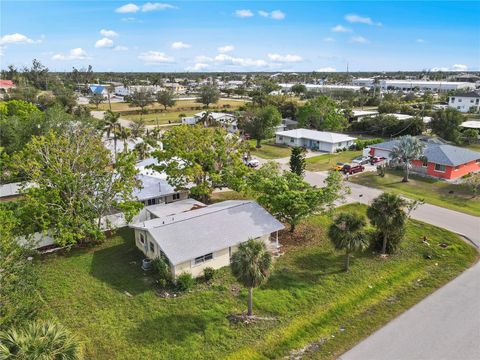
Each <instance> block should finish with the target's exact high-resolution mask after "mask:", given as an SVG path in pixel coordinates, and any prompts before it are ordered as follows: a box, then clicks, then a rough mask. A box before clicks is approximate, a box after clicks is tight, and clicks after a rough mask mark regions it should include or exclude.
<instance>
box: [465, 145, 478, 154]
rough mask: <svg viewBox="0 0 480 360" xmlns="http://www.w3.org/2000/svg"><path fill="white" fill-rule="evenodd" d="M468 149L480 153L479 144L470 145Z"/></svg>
mask: <svg viewBox="0 0 480 360" xmlns="http://www.w3.org/2000/svg"><path fill="white" fill-rule="evenodd" d="M466 147H467V148H468V149H470V150H473V151H479V152H480V143H477V144H470V145H467V146H466Z"/></svg>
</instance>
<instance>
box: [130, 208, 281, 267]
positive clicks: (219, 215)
mask: <svg viewBox="0 0 480 360" xmlns="http://www.w3.org/2000/svg"><path fill="white" fill-rule="evenodd" d="M135 225H137V226H135V227H136V228H138V225H140V224H135ZM144 227H145V228H146V229H147V230H148V232H149V233H150V235H151V236H152V238H153V239H154V240H155V242H157V244H158V245H159V246H160V248H161V249H162V251H163V252H164V253H165V255H166V256H167V257H168V259H169V260H170V262H171V263H172V264H173V265H177V264H180V263H182V262H185V261H189V260H192V259H195V258H196V257H199V256H202V255H205V254H208V253H211V252H215V251H219V250H222V249H226V248H228V247H230V246H234V245H238V244H240V243H242V242H245V241H247V240H248V239H250V238H257V237H260V236H264V235H268V234H271V233H272V232H275V231H278V230H282V229H283V228H284V226H283V224H282V223H281V222H279V221H278V220H277V219H275V218H274V217H273V216H272V215H270V214H269V213H268V212H267V211H266V210H265V209H264V208H262V207H261V206H260V205H258V204H257V203H256V202H255V201H243V200H230V201H223V202H221V203H217V204H213V205H210V206H207V207H205V208H201V209H197V210H191V211H187V212H183V213H179V214H176V215H174V216H172V217H168V218H163V219H162V218H158V219H153V220H149V221H146V222H145V223H144Z"/></svg>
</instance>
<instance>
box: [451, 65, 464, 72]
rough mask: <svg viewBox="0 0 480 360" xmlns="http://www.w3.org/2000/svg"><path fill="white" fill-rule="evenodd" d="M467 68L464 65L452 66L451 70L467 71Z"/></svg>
mask: <svg viewBox="0 0 480 360" xmlns="http://www.w3.org/2000/svg"><path fill="white" fill-rule="evenodd" d="M467 69H468V66H467V65H464V64H454V65H453V66H452V70H454V71H467Z"/></svg>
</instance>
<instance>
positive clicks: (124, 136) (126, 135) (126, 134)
mask: <svg viewBox="0 0 480 360" xmlns="http://www.w3.org/2000/svg"><path fill="white" fill-rule="evenodd" d="M117 131H118V137H119V138H120V139H121V140H123V152H125V153H126V152H127V149H128V147H127V141H128V139H130V137H131V135H132V132H131V130H130V129H129V128H127V127H123V126H121V127H120V128H119V129H118V130H117Z"/></svg>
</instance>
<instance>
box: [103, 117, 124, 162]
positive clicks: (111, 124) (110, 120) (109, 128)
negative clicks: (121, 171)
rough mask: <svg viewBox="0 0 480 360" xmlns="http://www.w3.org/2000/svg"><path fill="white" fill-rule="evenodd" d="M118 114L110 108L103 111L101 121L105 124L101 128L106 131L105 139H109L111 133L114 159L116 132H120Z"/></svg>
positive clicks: (115, 153) (115, 154)
mask: <svg viewBox="0 0 480 360" xmlns="http://www.w3.org/2000/svg"><path fill="white" fill-rule="evenodd" d="M119 119H120V114H119V113H114V112H113V111H111V110H107V111H106V112H105V116H104V118H103V121H104V123H105V126H104V128H103V130H104V131H105V132H106V133H107V139H110V133H112V134H113V147H114V150H113V152H114V159H115V161H116V160H117V133H118V132H120V129H121V128H122V125H121V124H120V122H119Z"/></svg>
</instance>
